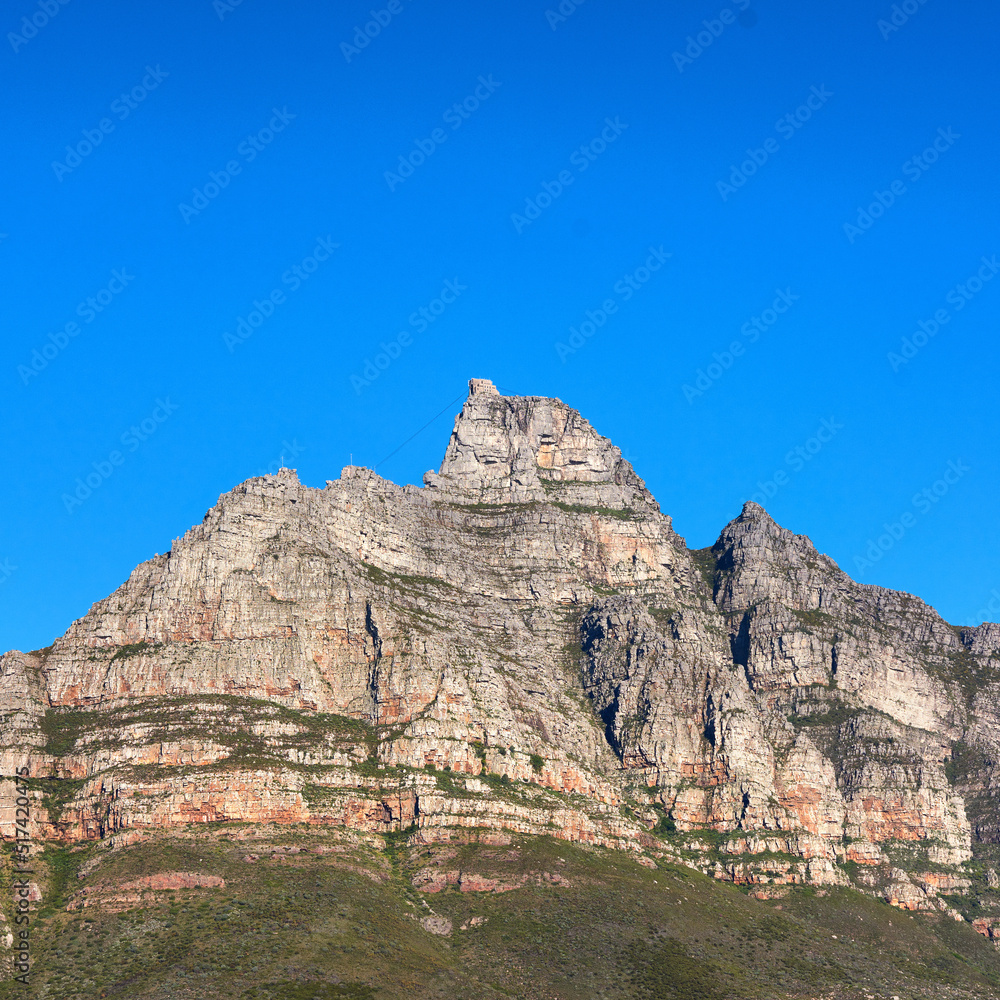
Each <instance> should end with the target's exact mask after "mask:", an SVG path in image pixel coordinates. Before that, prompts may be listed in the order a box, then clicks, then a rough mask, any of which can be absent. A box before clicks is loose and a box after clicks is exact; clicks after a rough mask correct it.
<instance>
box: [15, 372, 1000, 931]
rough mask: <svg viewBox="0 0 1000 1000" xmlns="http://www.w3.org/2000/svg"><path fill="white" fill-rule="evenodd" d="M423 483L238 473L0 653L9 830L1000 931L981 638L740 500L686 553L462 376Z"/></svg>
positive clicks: (567, 440)
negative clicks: (196, 839)
mask: <svg viewBox="0 0 1000 1000" xmlns="http://www.w3.org/2000/svg"><path fill="white" fill-rule="evenodd" d="M424 482H425V485H424V486H423V488H416V487H412V486H407V487H399V486H396V485H394V484H392V483H389V482H387V481H386V480H384V479H381V478H380V477H378V476H377V475H375V474H374V473H373V472H370V471H368V470H365V469H360V468H356V467H348V468H346V469H344V471H343V472H342V474H341V476H340V478H339V479H338V480H334V481H331V482H328V483H327V485H326V488H325V489H322V490H318V489H312V488H308V487H305V486H303V485H302V484H300V483H299V481H298V479H297V478H296V476H295V474H294V473H293V472H291V471H288V470H282V472H281V473H279V474H278V475H276V476H265V477H262V478H258V479H252V480H249V481H247V482H246V483H244V484H242V485H241V486H239V487H237V488H236V489H235V490H233V491H231V492H230V493H228V494H225V495H224V496H222V497H220V499H219V502H218V504H217V505H216V506H215V507H214V508H213V509H212V510H211V511H209V512H208V514H207V515H206V516H205V519H204V521H203V522H202V524H200V525H198V526H196V527H194V528H192V529H191V530H190V531H189V532H187V534H185V535H184V537H183V538H180V539H177V540H176V541H175V542H174V544H173V546H172V547H171V549H170V551H169V552H168V553H166V554H165V555H161V556H157V557H156V558H154V559H152V560H150V561H148V562H146V563H143V564H142V565H141V566H139V567H137V568H136V570H135V571H134V572H133V573H132V575H131V576H130V577H129V579H128V580H127V581H126V582H125V583H124V584H123V585H122V586H121V587H120V588H119V589H118V590H117V591H115V593H113V594H112V595H110V596H109V597H108V598H106V599H104V600H103V601H99V602H98V603H97V604H95V605H94V607H93V608H92V609H91V611H90V612H89V613H88V614H87V615H86V616H85V617H84V618H82V619H80V620H79V621H77V622H75V623H73V625H72V626H71V627H70V628H69V629H68V631H67V632H66V633H65V634H64V635H63V636H62V637H61V638H59V639H58V640H57V641H56V642H55V643H54V644H53V646H51V647H49V648H48V649H46V650H39V651H35V652H33V653H26V654H22V653H18V652H12V653H7V654H5V655H4V656H3V657H2V658H0V715H2V718H3V725H2V730H0V755H2V756H0V760H2V764H3V768H2V770H3V773H4V774H5V775H12V774H13V773H14V771H15V769H16V768H19V767H21V768H23V767H27V768H29V771H30V775H31V778H32V780H31V785H32V788H33V791H34V794H35V796H36V798H35V801H34V805H33V810H32V812H33V823H34V824H35V828H36V833H37V836H38V838H39V839H43V840H44V839H52V840H59V841H62V842H64V843H76V842H80V841H90V840H96V841H100V842H102V843H105V844H111V845H114V846H117V847H122V846H124V845H128V844H138V843H140V842H142V841H143V840H144V839H145V838H148V837H151V836H154V835H157V834H158V832H159V831H162V830H165V829H166V830H169V829H175V828H176V829H180V828H183V827H184V826H185V825H187V824H196V823H200V824H206V823H211V824H214V823H240V822H250V823H254V824H270V823H274V824H295V823H305V824H308V825H310V826H312V827H317V828H320V827H321V828H345V829H347V830H354V831H359V832H365V833H380V834H386V833H393V832H399V831H408V836H409V838H410V841H411V842H412V843H413V844H427V845H431V844H445V843H457V842H471V841H480V842H487V843H489V842H490V840H491V838H496V837H498V836H499V837H508V836H511V835H522V834H546V835H551V836H554V837H557V838H559V839H563V840H571V841H579V842H582V843H589V844H595V845H603V846H605V847H613V848H621V849H624V850H631V851H636V852H644V853H645V854H646V855H647V856H654V857H659V858H667V859H673V860H675V861H683V862H685V863H688V864H690V865H694V866H696V867H699V868H701V869H702V870H703V871H705V872H708V873H710V874H712V875H714V876H715V877H717V878H720V879H724V880H731V881H736V882H738V883H752V884H753V885H754V886H756V887H757V888H756V889H755V891H760V892H767V891H771V890H772V889H774V887H775V886H776V885H779V884H782V883H789V882H809V883H812V884H814V885H824V886H834V885H845V886H846V885H852V884H853V885H855V886H858V887H861V888H862V889H864V890H865V891H868V892H872V893H875V894H878V895H880V896H881V897H882V898H884V899H887V900H889V901H892V902H894V903H895V904H897V905H900V906H904V907H907V908H911V909H927V910H934V911H935V912H937V911H939V910H940V911H942V912H944V911H947V912H950V913H951V914H952V915H953V916H955V917H956V918H958V919H962V917H963V916H964V917H965V918H967V919H969V920H971V919H974V918H977V919H978V921H979V922H978V923H977V925H976V927H977V929H978V930H979V931H980V932H981V933H989V931H990V928H991V927H992V926H993V924H992V919H991V918H993V916H994V915H996V918H995V919H996V924H997V927H998V934H1000V896H998V895H997V894H996V892H995V889H996V886H997V885H998V884H1000V879H998V877H997V874H996V861H997V857H996V854H995V844H996V842H997V841H998V840H1000V811H998V806H997V799H996V790H997V788H998V787H1000V781H998V775H997V763H996V762H997V760H998V759H1000V756H998V755H1000V713H998V710H997V708H996V706H997V704H998V703H1000V702H998V697H997V696H998V695H1000V626H996V625H983V626H980V627H979V628H978V629H965V628H956V627H953V626H950V625H948V624H947V623H945V622H944V621H943V620H942V619H941V618H940V617H939V616H937V615H936V614H935V612H934V611H933V610H932V609H930V608H928V607H927V606H926V605H925V604H923V603H922V602H921V601H919V600H918V599H917V598H914V597H911V596H910V595H907V594H902V593H897V592H893V591H887V590H884V589H881V588H876V587H870V586H864V585H861V584H857V583H855V582H854V581H852V580H851V579H850V578H849V577H848V576H847V575H846V574H844V573H842V572H841V571H840V570H839V569H838V567H837V566H836V565H835V564H834V563H833V562H832V561H831V560H830V559H828V558H827V557H825V556H823V555H820V554H819V553H817V552H816V550H815V549H814V548H813V546H812V545H811V543H810V542H809V540H808V539H806V538H804V537H802V536H796V535H794V534H792V533H791V532H788V531H786V530H784V529H782V528H780V527H779V526H778V525H776V524H775V523H774V522H773V521H772V520H771V519H770V518H769V517H768V515H767V514H766V513H765V512H764V511H763V510H762V509H761V508H760V507H758V506H757V505H756V504H747V505H746V506H745V507H744V510H743V512H742V513H741V514H740V516H739V517H737V518H736V519H735V520H734V521H732V522H731V523H730V524H729V525H727V526H726V527H725V528H724V529H723V531H722V534H721V535H720V537H719V540H718V541H717V542H716V544H715V545H714V546H713V547H712V548H711V549H709V550H701V551H697V552H692V551H689V550H688V549H687V548H686V547H685V545H684V541H683V539H681V538H680V537H679V536H678V535H677V534H676V533H675V532H674V530H673V527H672V523H671V520H670V518H669V517H668V516H666V515H664V514H663V513H661V512H660V510H659V508H658V506H657V504H656V502H655V500H654V499H653V497H652V496H651V495H650V493H649V492H648V490H647V489H646V487H645V485H644V483H643V482H642V480H641V479H640V478H639V477H638V476H637V475H636V474H635V472H634V470H633V469H632V468H631V466H630V465H629V464H628V462H626V461H625V460H624V459H623V458H622V456H621V453H620V451H619V450H618V449H617V448H615V447H614V446H613V445H612V444H611V443H610V442H609V441H607V439H605V438H603V437H601V436H600V435H599V434H598V433H597V432H596V431H595V430H594V429H593V428H592V427H591V426H590V425H589V424H588V423H587V422H586V420H584V419H583V418H582V417H581V416H580V415H579V414H578V413H576V412H575V411H574V410H572V409H571V408H569V407H568V406H566V405H565V404H563V403H562V402H560V401H559V400H553V399H546V398H542V397H503V396H500V395H499V394H498V393H497V391H496V389H495V388H494V387H493V386H492V384H491V383H489V382H486V381H485V380H473V381H472V382H471V383H470V395H469V398H468V400H467V401H466V403H465V405H464V407H463V409H462V413H461V414H460V415H459V416H458V418H456V422H455V429H454V431H453V433H452V435H451V439H450V441H449V444H448V446H447V449H446V452H445V458H444V461H443V463H442V465H441V468H440V470H439V471H438V472H437V473H428V474H427V475H426V476H425V480H424ZM3 787H4V792H3V794H4V808H3V811H2V813H0V830H2V832H3V835H4V837H5V838H9V837H11V836H13V818H14V817H13V807H12V803H13V784H12V782H10V781H5V782H4V785H3ZM768 887H770V888H768Z"/></svg>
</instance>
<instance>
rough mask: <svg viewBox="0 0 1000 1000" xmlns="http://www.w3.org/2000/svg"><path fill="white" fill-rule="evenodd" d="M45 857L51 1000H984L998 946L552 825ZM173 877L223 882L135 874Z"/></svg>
mask: <svg viewBox="0 0 1000 1000" xmlns="http://www.w3.org/2000/svg"><path fill="white" fill-rule="evenodd" d="M279 848H280V850H277V849H279ZM317 849H318V850H321V851H323V853H321V854H319V853H315V852H316V851H317ZM254 855H256V856H257V857H256V860H247V859H248V858H249V857H251V856H254ZM42 867H44V869H45V872H46V875H45V877H44V878H42V879H41V883H42V890H43V895H44V899H43V902H42V904H41V909H40V911H39V914H38V919H37V920H36V922H35V925H34V927H33V931H32V948H33V949H34V952H35V964H34V972H33V978H34V982H35V990H34V991H33V992H34V993H35V995H37V996H39V997H46V998H53V1000H56V998H64V997H65V998H70V997H81V998H82V997H88V998H90V997H102V996H103V997H122V998H126V997H127V998H133V997H136V998H137V997H142V998H157V1000H167V998H170V1000H176V998H192V1000H195V998H198V1000H200V998H216V997H218V998H222V997H226V998H239V1000H265V998H276V1000H277V998H280V1000H313V998H316V1000H320V998H321V1000H333V998H357V1000H394V998H403V997H406V998H410V1000H412V998H413V997H422V998H424V997H426V998H438V997H440V998H442V1000H443V998H448V1000H462V998H465V1000H493V998H509V997H518V998H522V997H523V998H538V1000H542V998H544V1000H552V998H559V1000H584V998H586V1000H591V998H608V1000H611V998H622V1000H625V998H630V1000H631V998H637V1000H661V998H662V1000H723V998H736V997H741V998H742V997H747V998H750V997H759V998H769V997H803V998H804V997H818V996H821V995H822V996H823V997H826V998H830V997H834V998H838V997H843V998H848V997H850V998H858V1000H861V998H863V997H867V998H871V997H872V996H874V997H884V998H889V997H894V996H895V997H899V998H900V1000H910V998H916V997H933V998H942V997H959V996H961V997H970V998H971V997H978V998H992V997H998V998H1000V954H998V953H997V951H996V950H995V949H994V948H993V947H992V946H991V945H990V944H989V943H988V942H986V941H985V939H983V938H982V937H980V936H978V935H976V934H975V933H974V932H973V931H972V930H971V928H970V927H969V926H968V925H967V924H959V923H955V922H954V921H952V920H949V919H947V918H945V917H939V916H932V915H925V914H918V915H915V916H910V915H908V914H906V913H903V912H901V911H899V910H895V909H892V908H890V907H888V906H887V905H884V904H881V903H879V902H877V901H875V900H873V899H871V898H868V897H866V896H862V895H860V894H859V893H856V892H854V891H851V890H847V889H835V890H831V891H824V890H822V889H816V888H796V889H792V890H791V891H790V892H789V893H788V895H786V896H784V897H783V898H780V899H774V900H769V901H762V900H758V899H754V898H751V897H749V896H747V895H744V894H743V893H741V892H740V891H739V890H738V889H736V888H734V887H732V886H730V885H725V884H721V883H718V882H714V881H712V880H711V879H708V878H706V877H704V876H702V875H701V874H699V873H697V872H694V871H691V870H689V869H687V868H683V867H677V866H674V865H666V864H660V865H659V866H658V867H654V868H647V867H644V866H642V865H640V864H638V863H637V862H636V860H635V859H634V858H632V857H629V856H626V855H624V854H622V853H614V852H610V851H604V850H596V849H595V850H591V849H585V848H581V847H577V846H573V845H570V844H567V843H563V842H560V841H556V840H551V839H548V838H535V839H529V838H525V839H523V840H518V839H517V838H515V839H514V840H513V842H512V843H510V844H499V845H497V844H494V845H487V844H472V845H459V844H455V845H451V846H447V845H433V846H428V845H408V844H407V843H406V840H405V838H404V837H402V836H396V837H390V838H378V837H363V838H355V839H349V838H348V837H347V835H345V833H344V832H343V831H339V832H317V831H314V830H308V829H305V828H298V829H296V828H292V829H288V828H285V829H281V830H271V831H268V830H254V829H252V828H249V827H244V828H240V827H235V826H233V825H232V824H227V825H218V826H205V827H199V828H196V829H194V828H192V829H190V830H188V831H176V832H173V833H171V834H170V835H166V836H164V837H162V838H160V839H157V840H155V841H149V842H146V843H142V844H137V845H134V846H130V847H126V848H122V849H118V850H114V851H109V850H107V849H106V848H100V847H97V846H94V845H91V846H87V847H83V848H78V849H75V850H66V849H62V850H54V849H51V848H50V849H49V850H48V851H47V852H46V854H45V865H44V866H39V868H40V869H41V868H42ZM178 872H186V873H197V875H198V876H199V878H200V879H202V880H203V881H204V880H205V877H206V876H215V877H217V878H221V879H222V880H224V882H225V885H224V886H214V887H205V886H203V887H199V888H189V889H185V888H177V889H153V888H148V887H145V888H144V887H143V884H142V883H141V880H142V879H147V882H146V883H145V885H146V886H148V884H149V883H148V877H149V876H156V875H159V874H162V873H178ZM81 875H82V876H83V877H80V876H81ZM133 883H138V885H137V886H133V887H132V888H130V885H131V884H133ZM510 886H515V888H508V887H510ZM434 888H437V889H438V891H425V890H427V889H434ZM498 890H500V891H498ZM84 898H86V899H87V900H88V904H89V905H87V906H86V907H84V908H80V909H71V910H67V906H75V905H76V904H77V903H79V902H80V901H81V900H82V899H84ZM116 910H117V911H120V912H115V911H116ZM422 920H423V923H421V921H422ZM449 922H450V932H448V930H449V927H448V925H449ZM428 927H429V928H431V929H435V930H438V931H445V932H446V933H432V930H431V929H427V928H428ZM25 995H26V993H25V991H24V989H23V987H21V986H20V985H19V984H16V983H6V984H4V985H3V986H0V998H6V997H11V998H13V997H19V998H20V997H24V996H25Z"/></svg>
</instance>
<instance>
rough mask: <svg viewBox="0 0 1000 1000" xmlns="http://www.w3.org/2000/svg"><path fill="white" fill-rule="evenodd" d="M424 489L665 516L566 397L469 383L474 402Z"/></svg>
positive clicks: (461, 417)
mask: <svg viewBox="0 0 1000 1000" xmlns="http://www.w3.org/2000/svg"><path fill="white" fill-rule="evenodd" d="M424 483H425V484H426V485H427V486H430V487H432V488H439V489H450V490H459V491H462V492H465V493H471V494H474V495H477V496H478V497H479V498H480V499H481V500H483V501H486V502H492V503H523V502H527V501H531V500H545V499H550V498H551V497H552V496H553V494H554V493H557V492H558V493H559V494H560V495H561V496H562V497H563V498H564V499H566V500H568V501H569V502H571V503H577V504H581V505H589V506H595V507H609V508H616V509H621V508H630V507H637V508H648V509H652V510H658V507H657V505H656V501H655V500H654V499H653V497H652V495H651V494H650V492H649V491H648V490H647V489H646V486H645V484H644V483H643V481H642V480H641V479H640V478H639V477H638V476H637V475H636V474H635V471H634V470H633V468H632V466H631V465H630V464H629V463H628V462H627V461H626V460H625V459H624V458H622V454H621V451H620V450H619V449H618V448H616V447H615V446H614V445H613V444H612V443H611V442H610V441H609V440H608V439H607V438H606V437H603V436H602V435H600V434H598V433H597V431H595V430H594V428H593V427H592V426H591V425H590V423H589V422H588V421H587V420H585V419H584V418H583V417H582V416H581V415H580V414H579V413H578V412H577V411H576V410H574V409H572V408H571V407H569V406H567V405H566V404H565V403H563V402H562V401H561V400H559V399H549V398H545V397H542V396H501V395H500V393H499V392H498V391H497V389H496V386H494V385H493V383H492V382H490V381H489V380H488V379H470V381H469V396H468V398H467V399H466V401H465V405H464V406H463V407H462V412H461V413H460V414H459V415H458V416H457V417H456V418H455V427H454V430H453V431H452V434H451V439H450V440H449V442H448V447H447V449H446V451H445V456H444V460H443V461H442V463H441V467H440V469H439V470H438V472H437V473H434V472H428V473H427V474H426V475H425V476H424Z"/></svg>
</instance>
